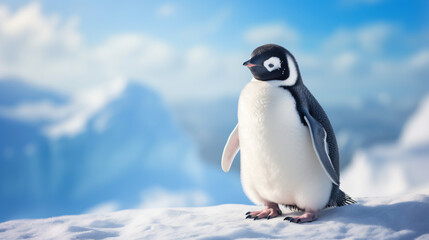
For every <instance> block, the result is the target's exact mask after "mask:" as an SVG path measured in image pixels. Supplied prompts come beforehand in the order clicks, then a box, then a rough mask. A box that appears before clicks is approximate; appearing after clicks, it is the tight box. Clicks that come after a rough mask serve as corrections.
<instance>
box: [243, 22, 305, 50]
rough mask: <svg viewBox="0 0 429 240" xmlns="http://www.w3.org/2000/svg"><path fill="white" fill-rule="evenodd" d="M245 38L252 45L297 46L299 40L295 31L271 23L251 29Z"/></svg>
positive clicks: (279, 24) (282, 25)
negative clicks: (275, 44)
mask: <svg viewBox="0 0 429 240" xmlns="http://www.w3.org/2000/svg"><path fill="white" fill-rule="evenodd" d="M244 37H245V40H246V41H247V42H248V43H250V44H252V45H262V44H267V43H277V44H281V45H285V46H290V45H295V44H296V43H297V42H298V40H299V35H298V33H297V32H296V31H295V30H294V29H292V28H291V27H289V26H286V25H284V24H281V23H271V24H265V25H260V26H257V27H254V28H251V29H249V30H248V31H247V32H246V33H245V35H244Z"/></svg>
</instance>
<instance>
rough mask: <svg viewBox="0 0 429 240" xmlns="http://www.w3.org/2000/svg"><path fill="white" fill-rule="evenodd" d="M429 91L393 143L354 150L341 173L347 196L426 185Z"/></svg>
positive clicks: (381, 193) (388, 192)
mask: <svg viewBox="0 0 429 240" xmlns="http://www.w3.org/2000/svg"><path fill="white" fill-rule="evenodd" d="M428 122H429V95H428V96H427V97H426V98H425V99H424V100H423V101H422V104H421V105H420V106H419V109H418V110H417V111H416V113H415V114H413V115H412V116H411V117H410V119H409V120H408V122H407V123H406V124H405V127H404V130H403V132H402V134H401V137H400V139H399V140H398V141H397V142H396V143H390V144H383V145H377V146H373V147H372V148H370V149H364V150H361V151H359V152H357V153H356V154H355V156H354V158H353V159H352V162H351V164H350V166H349V167H348V168H347V169H346V170H345V171H344V173H343V174H342V186H341V187H342V189H343V190H344V191H345V192H347V193H348V194H350V195H351V196H366V197H368V196H392V195H397V194H403V193H406V192H409V191H413V190H415V189H420V188H424V187H426V186H429V177H428V175H427V169H429V130H428V129H429V128H427V123H428Z"/></svg>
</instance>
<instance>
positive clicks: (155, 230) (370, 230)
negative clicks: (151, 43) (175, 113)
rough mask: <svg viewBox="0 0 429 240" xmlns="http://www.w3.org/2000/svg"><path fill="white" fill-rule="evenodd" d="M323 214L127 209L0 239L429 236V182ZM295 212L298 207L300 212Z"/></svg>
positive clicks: (16, 228)
mask: <svg viewBox="0 0 429 240" xmlns="http://www.w3.org/2000/svg"><path fill="white" fill-rule="evenodd" d="M358 201H359V204H356V205H351V206H346V207H341V208H334V209H328V210H325V211H323V212H322V213H321V215H320V217H319V220H317V221H315V222H312V223H305V224H295V223H290V222H288V221H283V218H284V216H285V215H286V214H291V212H290V211H288V210H284V213H283V216H282V217H281V218H275V219H270V220H266V219H261V220H257V221H253V220H250V219H245V215H244V214H245V212H247V211H249V210H256V209H258V208H259V207H257V206H247V205H219V206H213V207H199V208H159V209H143V210H125V211H119V212H112V213H104V214H86V215H77V216H61V217H54V218H48V219H35V220H13V221H8V222H4V223H0V239H248V238H252V239H254V238H258V239H285V238H293V239H343V238H349V239H356V238H361V239H416V238H417V239H429V188H428V189H425V190H421V191H420V192H419V193H412V194H407V195H405V196H402V197H400V198H396V199H395V198H360V199H358ZM295 214H296V213H295Z"/></svg>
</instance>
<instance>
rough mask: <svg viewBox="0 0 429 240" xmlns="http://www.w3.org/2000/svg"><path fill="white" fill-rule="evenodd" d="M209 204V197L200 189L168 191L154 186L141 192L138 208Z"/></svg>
mask: <svg viewBox="0 0 429 240" xmlns="http://www.w3.org/2000/svg"><path fill="white" fill-rule="evenodd" d="M208 204H210V197H209V196H207V194H206V193H204V192H201V191H192V190H186V191H168V190H166V189H163V188H158V187H154V188H151V189H149V190H146V191H145V192H143V193H142V201H141V203H140V206H139V208H167V207H191V206H192V207H196V206H205V205H208Z"/></svg>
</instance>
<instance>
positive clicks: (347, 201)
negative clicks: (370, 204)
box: [335, 189, 357, 207]
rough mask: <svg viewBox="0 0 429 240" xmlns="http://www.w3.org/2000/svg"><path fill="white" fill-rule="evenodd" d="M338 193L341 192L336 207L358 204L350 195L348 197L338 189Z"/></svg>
mask: <svg viewBox="0 0 429 240" xmlns="http://www.w3.org/2000/svg"><path fill="white" fill-rule="evenodd" d="M338 191H339V192H338V196H337V199H336V201H335V205H336V206H338V207H341V206H346V205H351V204H355V203H357V202H356V200H354V199H353V198H351V197H350V196H349V195H347V194H346V193H344V192H343V191H341V190H340V189H338Z"/></svg>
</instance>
